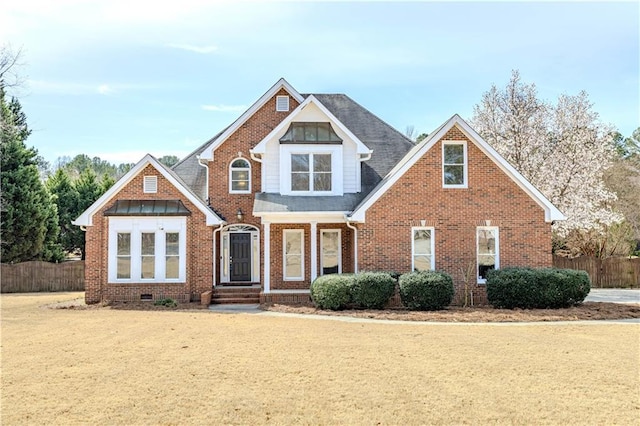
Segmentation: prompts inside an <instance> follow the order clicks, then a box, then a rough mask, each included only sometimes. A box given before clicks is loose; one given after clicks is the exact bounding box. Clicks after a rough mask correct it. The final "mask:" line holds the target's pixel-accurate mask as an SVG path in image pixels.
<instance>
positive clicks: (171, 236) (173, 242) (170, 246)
mask: <svg viewBox="0 0 640 426" xmlns="http://www.w3.org/2000/svg"><path fill="white" fill-rule="evenodd" d="M179 241H180V234H179V233H177V232H167V235H166V242H167V252H166V254H167V255H179V254H180V244H179Z"/></svg>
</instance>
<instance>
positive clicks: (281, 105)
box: [276, 96, 289, 111]
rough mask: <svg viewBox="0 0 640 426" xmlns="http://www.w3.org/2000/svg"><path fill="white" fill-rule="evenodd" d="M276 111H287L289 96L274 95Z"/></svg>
mask: <svg viewBox="0 0 640 426" xmlns="http://www.w3.org/2000/svg"><path fill="white" fill-rule="evenodd" d="M276 111H289V96H276Z"/></svg>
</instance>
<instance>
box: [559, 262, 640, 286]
mask: <svg viewBox="0 0 640 426" xmlns="http://www.w3.org/2000/svg"><path fill="white" fill-rule="evenodd" d="M553 266H555V267H556V268H567V269H580V270H583V271H587V273H588V274H589V277H591V286H592V287H593V288H638V287H640V258H637V257H636V258H631V259H630V258H628V257H609V258H606V259H598V258H596V257H587V256H581V257H576V258H573V259H571V258H568V257H562V256H553Z"/></svg>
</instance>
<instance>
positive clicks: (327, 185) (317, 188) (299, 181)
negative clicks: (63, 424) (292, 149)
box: [291, 153, 331, 192]
mask: <svg viewBox="0 0 640 426" xmlns="http://www.w3.org/2000/svg"><path fill="white" fill-rule="evenodd" d="M291 191H292V192H295V191H304V192H331V154H330V153H327V154H320V153H308V154H291Z"/></svg>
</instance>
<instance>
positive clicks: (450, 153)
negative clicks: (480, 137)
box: [442, 141, 467, 188]
mask: <svg viewBox="0 0 640 426" xmlns="http://www.w3.org/2000/svg"><path fill="white" fill-rule="evenodd" d="M442 186H443V187H445V188H466V187H467V143H466V142H464V141H461V142H443V143H442Z"/></svg>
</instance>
